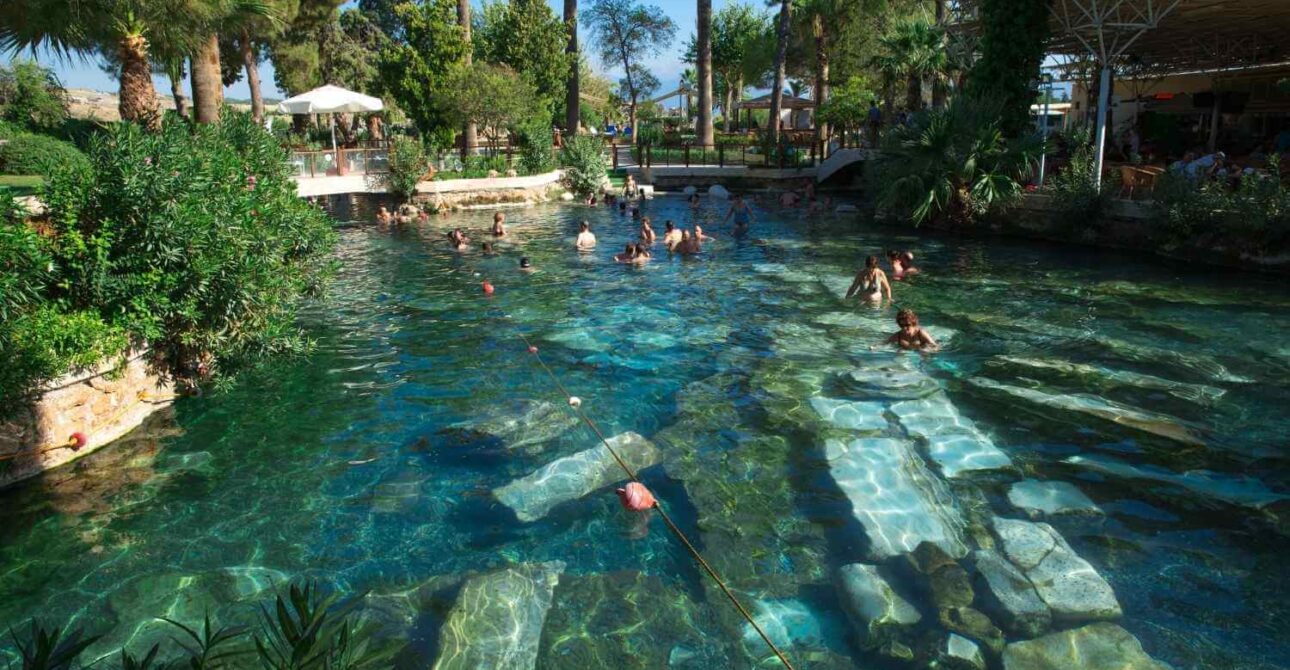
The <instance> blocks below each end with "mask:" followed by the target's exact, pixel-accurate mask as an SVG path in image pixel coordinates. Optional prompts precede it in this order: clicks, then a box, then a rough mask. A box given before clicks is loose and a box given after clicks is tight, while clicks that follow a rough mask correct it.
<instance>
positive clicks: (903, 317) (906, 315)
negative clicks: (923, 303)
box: [887, 309, 941, 351]
mask: <svg viewBox="0 0 1290 670" xmlns="http://www.w3.org/2000/svg"><path fill="white" fill-rule="evenodd" d="M896 325H898V326H900V330H898V331H896V333H895V334H894V335H892V336H891V337H889V338H887V343H888V344H894V345H896V346H898V347H900V348H901V349H904V350H906V351H939V350H940V348H941V345H939V344H937V343H936V340H935V338H933V337H932V335H931V333H929V332H927V331H926V330H925V329H923V328H921V327H919V325H918V315H917V314H915V313H914V310H912V309H902V310H900V311H899V312H897V313H896Z"/></svg>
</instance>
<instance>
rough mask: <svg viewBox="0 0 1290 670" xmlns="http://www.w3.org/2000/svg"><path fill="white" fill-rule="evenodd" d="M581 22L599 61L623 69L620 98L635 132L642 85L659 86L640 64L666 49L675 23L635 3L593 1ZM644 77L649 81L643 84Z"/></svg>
mask: <svg viewBox="0 0 1290 670" xmlns="http://www.w3.org/2000/svg"><path fill="white" fill-rule="evenodd" d="M584 20H585V21H586V25H587V30H588V31H589V32H590V33H591V41H592V44H593V45H594V46H595V48H596V54H597V55H598V56H599V57H600V61H601V62H602V63H605V64H610V63H612V64H613V67H615V68H618V67H621V68H622V69H623V80H622V85H621V89H622V92H623V93H622V97H623V98H625V99H626V100H627V105H628V113H627V115H628V123H630V124H631V126H632V127H633V128H635V127H636V107H637V105H638V104H639V102H640V99H641V98H642V97H644V93H643V91H642V87H641V84H649V83H651V81H652V82H653V84H654V86H655V87H657V85H658V79H657V78H654V77H653V75H652V74H650V73H649V71H648V70H646V69H644V68H643V67H642V65H641V61H643V60H645V59H647V58H649V57H650V56H653V55H655V54H658V53H660V52H661V51H662V50H663V49H664V48H666V47H667V46H668V44H669V43H670V42H671V41H672V36H673V35H675V34H676V23H675V22H673V21H672V19H671V17H669V16H668V15H667V14H666V13H665V12H664V11H663V10H662V9H660V8H659V7H657V6H654V5H643V4H640V3H639V2H637V1H636V0H593V2H592V3H591V6H590V7H589V8H588V9H587V12H586V14H585V17H584ZM643 74H647V75H649V79H646V80H644V81H642V75H643Z"/></svg>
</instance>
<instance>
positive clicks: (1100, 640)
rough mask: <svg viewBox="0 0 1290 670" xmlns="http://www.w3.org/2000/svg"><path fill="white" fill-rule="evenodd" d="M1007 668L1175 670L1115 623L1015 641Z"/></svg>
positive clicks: (1008, 652) (1005, 660) (1005, 659)
mask: <svg viewBox="0 0 1290 670" xmlns="http://www.w3.org/2000/svg"><path fill="white" fill-rule="evenodd" d="M1003 668H1004V670H1172V668H1171V666H1170V665H1169V664H1167V663H1162V662H1160V661H1157V660H1155V659H1153V658H1151V657H1150V656H1148V655H1147V652H1145V651H1143V650H1142V643H1141V642H1138V638H1136V637H1134V636H1133V634H1132V633H1130V632H1129V631H1127V630H1124V629H1123V628H1121V627H1119V626H1117V625H1115V624H1113V623H1095V624H1090V625H1088V626H1084V627H1083V628H1076V629H1074V630H1066V631H1062V632H1060V633H1053V634H1051V635H1045V636H1044V637H1041V638H1038V639H1035V640H1026V641H1024V642H1014V643H1012V644H1010V645H1008V646H1007V648H1005V649H1004V650H1003Z"/></svg>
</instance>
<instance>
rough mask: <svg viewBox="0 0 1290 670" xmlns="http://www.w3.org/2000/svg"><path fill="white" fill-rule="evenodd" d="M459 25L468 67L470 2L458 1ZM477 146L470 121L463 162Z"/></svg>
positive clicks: (463, 142)
mask: <svg viewBox="0 0 1290 670" xmlns="http://www.w3.org/2000/svg"><path fill="white" fill-rule="evenodd" d="M457 25H459V26H461V37H462V39H463V40H465V41H466V65H470V63H471V60H472V59H471V55H470V51H471V49H473V48H474V46H473V45H472V44H471V43H470V0H457ZM477 146H479V136H478V134H477V133H476V129H475V124H474V123H473V122H469V121H468V122H467V123H466V127H465V128H462V136H461V158H462V160H465V159H466V157H467V156H470V155H471V154H473V153H475V147H477Z"/></svg>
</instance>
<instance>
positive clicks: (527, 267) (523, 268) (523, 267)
mask: <svg viewBox="0 0 1290 670" xmlns="http://www.w3.org/2000/svg"><path fill="white" fill-rule="evenodd" d="M520 272H537V268H535V267H533V263H531V262H529V257H528V256H525V257H524V258H521V259H520Z"/></svg>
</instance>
